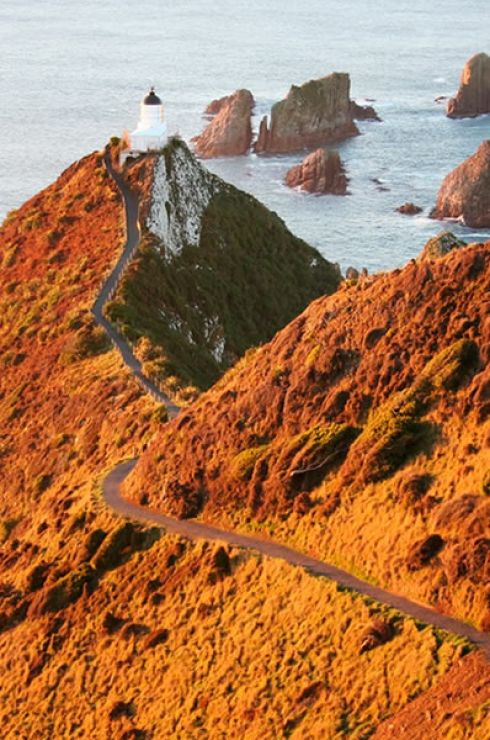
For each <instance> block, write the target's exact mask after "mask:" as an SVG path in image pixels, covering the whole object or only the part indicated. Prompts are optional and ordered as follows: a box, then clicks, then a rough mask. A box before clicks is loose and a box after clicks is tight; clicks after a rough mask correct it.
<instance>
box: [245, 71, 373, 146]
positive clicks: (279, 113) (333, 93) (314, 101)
mask: <svg viewBox="0 0 490 740" xmlns="http://www.w3.org/2000/svg"><path fill="white" fill-rule="evenodd" d="M358 133H359V131H358V129H357V126H356V124H355V123H354V120H353V116H352V110H351V100H350V78H349V75H348V74H346V73H344V72H334V73H333V74H331V75H328V76H327V77H322V78H321V79H319V80H310V82H306V83H305V84H304V85H301V86H300V87H298V86H297V85H293V86H292V87H291V89H290V91H289V93H288V95H287V97H286V98H285V99H284V100H281V101H279V102H278V103H276V104H275V105H273V106H272V111H271V118H270V126H269V122H268V119H267V116H265V117H264V118H263V119H262V121H261V123H260V130H259V137H258V139H257V142H256V144H255V151H256V152H257V153H259V154H280V153H286V152H295V151H299V150H301V149H312V148H314V147H318V146H323V145H325V144H329V143H331V142H334V141H341V140H343V139H347V138H349V137H350V136H356V135H357V134H358Z"/></svg>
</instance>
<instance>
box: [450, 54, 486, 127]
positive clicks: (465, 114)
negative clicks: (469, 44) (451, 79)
mask: <svg viewBox="0 0 490 740" xmlns="http://www.w3.org/2000/svg"><path fill="white" fill-rule="evenodd" d="M482 113H490V56H488V54H484V53H483V52H482V53H481V54H475V55H474V56H472V57H471V59H469V60H468V61H467V62H466V64H465V65H464V67H463V72H462V74H461V81H460V85H459V90H458V92H457V93H456V96H455V97H454V98H451V99H450V100H449V102H448V105H447V115H448V116H449V118H474V117H475V116H479V115H481V114H482Z"/></svg>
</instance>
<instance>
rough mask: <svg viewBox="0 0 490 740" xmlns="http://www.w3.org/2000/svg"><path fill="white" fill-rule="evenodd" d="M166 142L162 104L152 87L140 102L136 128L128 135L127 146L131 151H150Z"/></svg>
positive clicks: (159, 147)
mask: <svg viewBox="0 0 490 740" xmlns="http://www.w3.org/2000/svg"><path fill="white" fill-rule="evenodd" d="M166 143H167V127H166V125H165V121H164V120H163V105H162V101H161V100H160V98H159V97H158V95H157V94H156V93H155V90H154V88H153V87H152V88H150V92H149V93H148V95H145V97H144V98H143V100H142V101H141V103H140V120H139V121H138V127H137V128H136V130H135V131H132V132H131V134H130V135H129V147H130V150H131V152H151V151H155V150H158V149H161V148H162V147H163V146H165V144H166Z"/></svg>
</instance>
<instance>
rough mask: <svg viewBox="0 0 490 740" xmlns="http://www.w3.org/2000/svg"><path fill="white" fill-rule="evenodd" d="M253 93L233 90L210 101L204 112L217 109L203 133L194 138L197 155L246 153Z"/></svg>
mask: <svg viewBox="0 0 490 740" xmlns="http://www.w3.org/2000/svg"><path fill="white" fill-rule="evenodd" d="M253 107H254V99H253V95H252V93H251V92H250V91H249V90H236V92H234V93H233V94H232V95H229V96H227V97H225V98H220V99H219V100H216V101H213V102H212V103H211V104H210V105H209V106H208V108H207V111H206V112H207V113H208V114H209V115H212V114H213V112H214V111H217V112H216V115H215V117H214V118H213V120H212V121H211V122H210V123H209V124H208V126H207V127H206V128H205V129H204V131H203V133H202V134H200V135H199V136H196V137H195V138H194V139H193V142H194V145H195V150H196V154H197V156H198V157H201V158H202V159H209V158H211V157H233V156H238V155H240V154H246V153H247V152H248V150H249V149H250V146H251V144H252V109H253Z"/></svg>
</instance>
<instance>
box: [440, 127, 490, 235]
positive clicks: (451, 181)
mask: <svg viewBox="0 0 490 740" xmlns="http://www.w3.org/2000/svg"><path fill="white" fill-rule="evenodd" d="M431 218H439V219H444V218H457V219H461V220H462V221H463V222H464V223H465V224H466V225H467V226H472V227H473V228H476V229H482V228H486V227H488V226H490V140H489V139H487V140H486V141H483V142H482V144H481V145H480V146H479V148H478V149H477V151H476V152H475V154H473V155H471V156H470V157H468V159H466V160H465V161H464V162H463V163H462V164H460V165H459V166H458V167H456V169H454V170H453V171H452V172H450V173H449V175H447V176H446V177H445V178H444V180H443V183H442V185H441V187H440V189H439V192H438V194H437V202H436V206H435V208H434V210H433V211H432V213H431Z"/></svg>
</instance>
